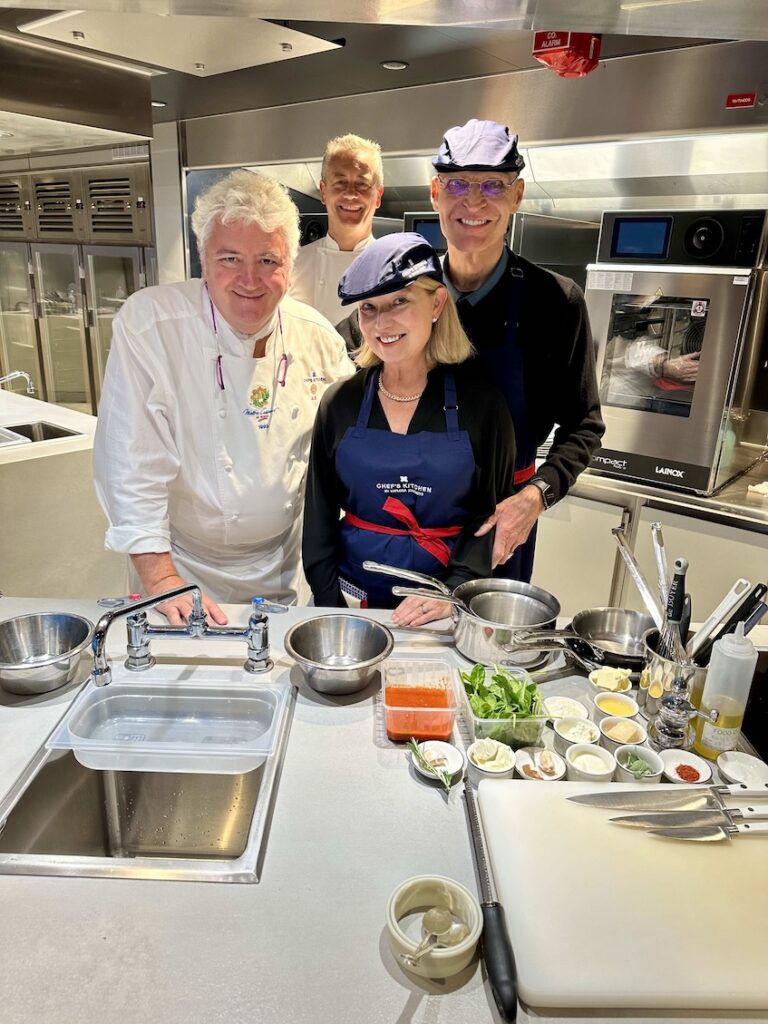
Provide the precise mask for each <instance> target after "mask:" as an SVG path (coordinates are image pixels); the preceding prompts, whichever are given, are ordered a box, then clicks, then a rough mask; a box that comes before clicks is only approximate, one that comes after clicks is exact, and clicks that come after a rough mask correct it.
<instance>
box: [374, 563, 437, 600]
mask: <svg viewBox="0 0 768 1024" xmlns="http://www.w3.org/2000/svg"><path fill="white" fill-rule="evenodd" d="M363 568H364V569H365V571H366V572H380V573H382V574H383V575H384V576H396V577H398V579H401V580H411V581H412V582H413V583H420V584H421V585H422V586H424V587H434V589H435V590H439V591H440V593H441V594H446V595H447V596H449V597H450V596H451V589H450V587H447V586H446V585H445V583H443V581H442V580H438V579H435V577H434V576H427V575H425V573H423V572H414V571H413V570H412V569H400V568H398V567H397V566H395V565H384V564H383V563H382V562H371V561H369V560H368V559H366V561H364V562H363ZM431 596H432V597H434V596H435V595H434V594H432V595H431Z"/></svg>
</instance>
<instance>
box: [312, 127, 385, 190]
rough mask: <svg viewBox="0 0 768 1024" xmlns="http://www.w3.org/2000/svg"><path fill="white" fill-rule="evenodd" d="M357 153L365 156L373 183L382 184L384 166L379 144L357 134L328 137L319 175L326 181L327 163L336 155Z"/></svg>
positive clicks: (353, 154)
mask: <svg viewBox="0 0 768 1024" xmlns="http://www.w3.org/2000/svg"><path fill="white" fill-rule="evenodd" d="M357 153H360V154H362V156H363V157H365V162H366V163H367V164H368V166H369V167H370V169H371V174H372V175H373V180H374V183H375V184H376V185H377V186H379V185H383V184H384V166H383V164H382V162H381V146H380V145H379V144H378V142H373V141H372V140H371V139H363V138H361V136H359V135H351V134H348V135H337V136H336V138H335V139H330V140H329V141H328V144H327V145H326V147H325V153H324V155H323V166H322V169H321V171H320V177H321V179H322V180H323V181H327V180H328V179H327V178H326V174H327V173H328V164H329V162H330V161H331V160H333V158H334V157H337V156H355V155H356V154H357Z"/></svg>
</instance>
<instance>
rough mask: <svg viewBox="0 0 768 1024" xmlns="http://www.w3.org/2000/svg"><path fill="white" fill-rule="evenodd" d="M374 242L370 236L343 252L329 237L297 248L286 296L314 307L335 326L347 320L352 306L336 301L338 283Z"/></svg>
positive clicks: (337, 298)
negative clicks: (297, 251)
mask: <svg viewBox="0 0 768 1024" xmlns="http://www.w3.org/2000/svg"><path fill="white" fill-rule="evenodd" d="M372 241H373V235H369V236H368V238H364V239H363V240H362V242H358V243H357V245H356V246H355V248H354V249H353V250H352V252H342V250H341V249H340V248H339V246H338V244H337V243H336V242H334V240H333V239H332V238H331V236H330V235H326V236H325V237H324V238H318V240H317V241H316V242H310V243H309V245H303V246H302V247H301V248H300V249H299V253H298V255H297V257H296V262H295V263H294V265H293V275H292V277H291V284H290V287H289V289H288V292H289V294H290V295H291V296H292V297H293V298H294V299H298V300H299V302H306V303H308V305H310V306H313V307H314V308H315V309H316V310H318V312H320V313H322V314H323V316H324V317H327V318H328V320H330V322H331V323H332V324H333V325H334V326H335V325H336V324H337V323H338V322H339V321H340V320H346V318H347V317H348V316H349V314H350V313H351V312H352V310H353V308H354V307H353V306H342V304H341V302H340V301H339V292H338V288H339V281H340V280H341V276H342V274H343V273H344V271H345V270H346V269H347V267H348V266H349V265H350V263H352V261H353V260H354V259H355V257H356V256H359V255H360V253H361V252H362V251H363V249H366V248H367V247H368V246H369V245H370V244H371V242H372Z"/></svg>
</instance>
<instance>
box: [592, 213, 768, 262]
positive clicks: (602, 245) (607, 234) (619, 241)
mask: <svg viewBox="0 0 768 1024" xmlns="http://www.w3.org/2000/svg"><path fill="white" fill-rule="evenodd" d="M765 236H766V211H765V210H717V211H703V210H677V211H674V212H672V211H668V212H661V213H655V212H653V211H643V212H638V213H624V212H618V213H604V214H603V219H602V224H601V227H600V240H599V243H598V256H597V259H598V262H599V263H634V264H638V263H646V264H664V263H666V264H669V265H670V266H710V267H711V266H717V267H749V268H752V267H757V266H759V265H760V264H761V263H762V260H763V258H764V256H765V247H766V238H765Z"/></svg>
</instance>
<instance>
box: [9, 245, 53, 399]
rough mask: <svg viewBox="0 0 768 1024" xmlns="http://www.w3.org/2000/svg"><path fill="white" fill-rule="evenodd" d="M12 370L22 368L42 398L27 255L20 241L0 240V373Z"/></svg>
mask: <svg viewBox="0 0 768 1024" xmlns="http://www.w3.org/2000/svg"><path fill="white" fill-rule="evenodd" d="M12 370H25V371H26V372H27V373H28V374H29V375H30V377H31V378H32V380H33V382H34V385H35V388H36V390H37V397H39V398H44V397H45V388H44V387H43V376H42V373H41V372H40V354H39V351H38V346H37V329H36V326H35V315H34V303H33V296H32V282H31V279H30V274H29V257H28V252H27V246H26V245H25V244H24V243H23V242H18V243H14V242H7V243H5V244H2V243H0V376H2V375H3V374H6V373H10V372H11V371H12ZM22 383H23V382H22ZM22 390H23V388H22Z"/></svg>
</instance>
